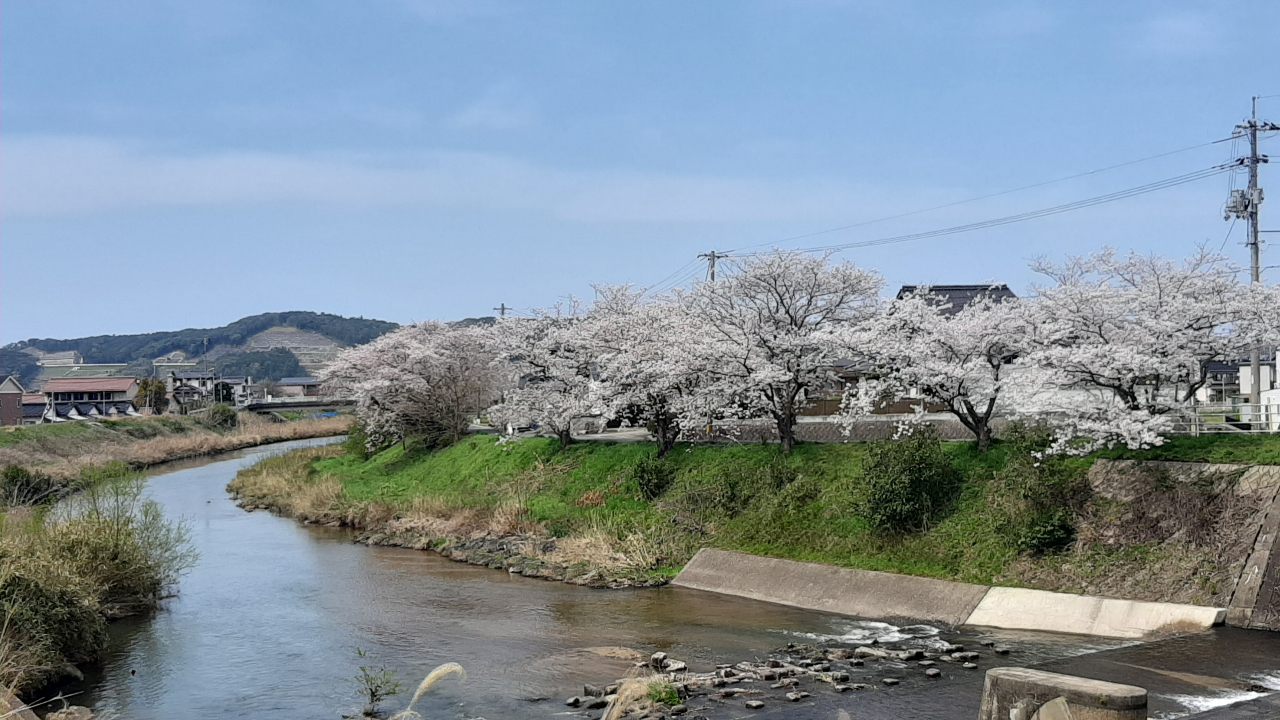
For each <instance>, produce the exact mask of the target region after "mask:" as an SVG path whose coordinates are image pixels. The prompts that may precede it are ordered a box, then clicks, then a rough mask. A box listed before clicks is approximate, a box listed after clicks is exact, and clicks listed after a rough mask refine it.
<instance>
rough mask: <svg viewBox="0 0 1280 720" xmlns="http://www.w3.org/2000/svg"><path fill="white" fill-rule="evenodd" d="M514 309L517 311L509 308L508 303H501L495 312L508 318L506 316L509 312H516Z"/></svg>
mask: <svg viewBox="0 0 1280 720" xmlns="http://www.w3.org/2000/svg"><path fill="white" fill-rule="evenodd" d="M514 309H515V308H509V307H507V304H506V303H501V304H499V305H498V307H496V308H494V311H495V312H497V313H498V314H499V315H501V316H502V317H506V316H507V311H508V310H514Z"/></svg>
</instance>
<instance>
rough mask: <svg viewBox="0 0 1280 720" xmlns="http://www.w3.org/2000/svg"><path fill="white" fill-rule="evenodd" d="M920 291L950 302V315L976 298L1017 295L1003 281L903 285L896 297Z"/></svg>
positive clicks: (940, 300) (1013, 296)
mask: <svg viewBox="0 0 1280 720" xmlns="http://www.w3.org/2000/svg"><path fill="white" fill-rule="evenodd" d="M921 291H925V292H927V293H928V294H929V296H930V297H931V298H933V297H936V298H938V300H939V302H948V303H951V307H950V308H949V309H948V311H947V313H948V314H951V315H954V314H955V313H958V312H960V310H962V309H963V308H964V307H965V306H967V305H968V304H969V303H971V302H973V301H974V300H977V299H978V298H989V299H991V300H996V301H1000V300H1010V299H1014V298H1017V297H1018V296H1017V295H1016V294H1015V293H1014V292H1013V291H1012V290H1010V289H1009V286H1008V285H1005V284H1004V283H987V284H986V285H903V286H902V287H901V288H900V289H899V290H898V297H897V299H898V300H901V299H903V298H905V297H907V296H908V295H914V294H916V293H917V292H921Z"/></svg>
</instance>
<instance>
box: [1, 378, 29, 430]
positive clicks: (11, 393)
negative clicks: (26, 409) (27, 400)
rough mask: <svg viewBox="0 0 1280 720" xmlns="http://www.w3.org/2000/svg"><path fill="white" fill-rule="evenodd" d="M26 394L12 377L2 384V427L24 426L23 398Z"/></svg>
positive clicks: (20, 384) (16, 379)
mask: <svg viewBox="0 0 1280 720" xmlns="http://www.w3.org/2000/svg"><path fill="white" fill-rule="evenodd" d="M26 392H27V391H26V390H24V389H22V383H20V382H18V378H16V377H14V376H12V375H10V376H9V377H7V378H5V379H4V382H0V425H21V424H22V396H23V395H24V394H26Z"/></svg>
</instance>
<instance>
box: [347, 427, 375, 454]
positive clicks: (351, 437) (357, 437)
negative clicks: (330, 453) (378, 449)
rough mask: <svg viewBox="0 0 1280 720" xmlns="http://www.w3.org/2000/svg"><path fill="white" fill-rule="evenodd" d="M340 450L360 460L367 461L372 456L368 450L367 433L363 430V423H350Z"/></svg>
mask: <svg viewBox="0 0 1280 720" xmlns="http://www.w3.org/2000/svg"><path fill="white" fill-rule="evenodd" d="M342 450H343V452H345V453H346V454H347V455H350V456H352V457H358V458H360V459H361V460H368V459H369V457H370V456H371V455H372V454H373V453H372V452H371V451H370V449H369V431H368V430H366V429H365V426H364V423H363V422H360V421H359V420H356V421H355V422H353V423H351V429H350V430H349V431H347V439H346V440H344V441H343V442H342Z"/></svg>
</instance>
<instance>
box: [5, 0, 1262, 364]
mask: <svg viewBox="0 0 1280 720" xmlns="http://www.w3.org/2000/svg"><path fill="white" fill-rule="evenodd" d="M1228 11H1229V12H1228ZM0 17H2V22H0V44H2V46H3V52H0V74H2V76H3V84H2V85H0V108H2V114H0V129H2V130H0V226H2V227H0V307H2V313H0V315H2V317H0V338H2V339H3V341H4V342H12V341H15V340H20V339H25V338H28V337H72V336H80V335H88V334H98V333H128V332H145V331H152V330H161V329H177V328H182V327H203V326H216V325H221V324H224V323H226V322H228V321H231V320H234V319H236V318H239V317H242V316H245V315H249V314H253V313H258V312H264V311H271V310H292V309H307V310H317V311H327V312H334V313H341V314H344V315H363V316H365V317H377V318H383V319H388V320H395V321H399V322H408V321H412V320H423V319H428V318H442V319H454V318H461V317H466V316H475V315H484V314H492V311H491V310H490V308H492V307H494V306H495V305H497V304H498V303H500V302H505V303H506V304H508V305H510V306H515V307H518V308H530V307H537V306H545V305H549V304H552V303H554V302H556V300H557V299H558V298H560V297H562V296H564V295H568V294H571V293H572V294H578V295H585V296H587V297H590V294H591V289H590V284H591V283H593V282H596V283H599V282H603V283H621V282H633V283H637V284H640V285H651V284H653V283H656V282H658V281H660V280H662V279H664V278H666V277H668V276H669V275H670V274H671V273H672V272H673V271H676V270H678V269H680V268H681V267H682V266H685V265H686V264H687V263H689V262H690V261H692V260H693V259H694V256H696V255H697V254H698V253H700V252H705V251H707V250H711V249H720V250H726V249H731V248H738V247H742V246H747V245H758V244H763V245H768V244H770V243H780V242H781V244H782V245H783V246H785V247H808V246H810V245H817V244H829V243H833V242H854V241H859V240H868V239H874V238H878V237H885V236H892V235H900V234H904V233H911V232H917V231H925V230H932V229H935V228H940V227H947V226H951V225H957V224H962V223H967V222H973V221H978V220H984V219H987V218H992V217H1000V216H1004V215H1010V214H1013V213H1019V212H1024V211H1028V210H1035V209H1038V208H1042V207H1048V206H1052V205H1057V204H1060V203H1064V202H1070V201H1074V200H1078V199H1082V198H1086V197H1091V196H1094V195H1099V194H1102V193H1106V192H1111V191H1114V190H1120V189H1124V188H1128V187H1132V186H1137V185H1141V184H1144V183H1147V182H1151V181H1155V180H1160V179H1163V178H1167V177H1172V176H1176V175H1180V174H1183V173H1186V172H1190V171H1194V170H1199V169H1202V168H1206V167H1209V166H1212V165H1215V164H1217V163H1221V162H1224V161H1225V160H1227V159H1228V157H1229V156H1230V153H1231V144H1230V143H1219V144H1216V145H1210V146H1207V147H1200V148H1197V149H1193V150H1188V151H1186V152H1182V153H1177V154H1174V155H1170V156H1168V157H1165V158H1161V159H1158V160H1153V161H1150V162H1144V163H1139V164H1136V165H1131V166H1128V167H1125V168H1122V169H1118V170H1112V171H1108V172H1103V173H1095V174H1092V175H1088V176H1086V177H1082V178H1078V179H1075V180H1071V181H1066V182H1061V183H1055V184H1051V185H1046V186H1043V187H1040V188H1036V189H1033V190H1027V191H1022V192H1017V193H1010V194H1006V195H1001V196H999V197H995V198H990V199H988V200H984V201H981V202H975V203H967V204H963V205H958V206H955V207H952V208H947V209H944V210H939V211H934V212H928V213H922V214H918V215H912V216H910V217H906V218H900V219H897V220H893V221H889V222H882V223H877V224H873V225H867V226H863V227H859V228H853V229H850V230H846V231H841V232H835V233H829V234H827V235H823V236H821V237H817V238H810V239H806V240H798V241H791V242H782V241H783V240H784V239H786V238H790V237H794V236H797V235H803V234H806V233H812V232H816V231H821V230H824V229H828V228H833V227H838V226H844V225H849V224H853V223H859V222H863V221H867V220H872V219H876V218H880V217H884V216H888V215H894V214H899V213H904V212H911V211H914V210H919V209H923V208H929V207H933V206H936V205H941V204H945V203H950V202H954V201H957V200H963V199H966V198H970V197H974V196H980V195H985V194H989V193H994V192H1000V191H1002V190H1007V189H1010V188H1016V187H1020V186H1023V185H1027V184H1032V183H1037V182H1040V181H1043V180H1049V179H1053V178H1058V177H1062V176H1066V175H1072V174H1075V173H1080V172H1085V171H1089V170H1093V169H1095V168H1100V167H1105V166H1109V165H1114V164H1116V163H1121V162H1124V161H1128V160H1133V159H1136V158H1142V157H1147V156H1150V155H1155V154H1158V153H1163V152H1166V151H1170V150H1177V149H1180V148H1187V147H1191V146H1196V145H1200V144H1202V143H1207V142H1210V141H1213V140H1217V139H1220V138H1224V137H1227V136H1228V135H1229V134H1230V131H1231V128H1232V126H1233V125H1234V124H1236V123H1237V122H1239V121H1241V120H1242V119H1243V118H1244V117H1245V116H1246V115H1247V113H1248V110H1249V97H1250V96H1251V95H1256V94H1257V95H1273V94H1280V53H1276V52H1274V51H1271V50H1267V49H1266V48H1267V47H1268V46H1271V45H1273V44H1274V40H1275V38H1276V36H1277V35H1278V34H1280V33H1278V31H1280V3H1275V2H1265V1H1260V0H1245V1H1242V2H1238V3H1234V4H1232V5H1230V6H1224V5H1222V4H1221V3H1216V2H1179V1H1178V0H1161V1H1159V2H1154V1H1153V2H1140V1H1127V2H1114V1H1112V2H1092V1H1081V0H1077V1H1076V2H1053V3H1051V2H1041V3H1037V2H997V1H992V2H966V3H955V2H915V1H912V0H901V1H897V2H889V1H888V0H883V1H881V0H848V1H841V0H793V1H792V2H773V1H765V0H755V1H753V0H741V1H738V2H711V1H700V2H696V3H690V2H674V1H673V2H628V3H623V2H603V1H601V0H582V1H581V2H526V1H519V2H515V1H513V2H496V1H492V2H491V1H488V0H475V1H473V2H463V1H461V0H458V1H457V2H443V1H437V0H361V1H358V2H357V1H353V0H347V1H345V2H336V1H335V2H327V1H325V0H315V1H311V2H296V1H294V2H271V1H269V0H251V1H247V2H236V1H234V0H226V1H222V2H189V1H187V0H175V1H172V2H161V1H158V0H157V1H154V2H122V1H120V0H113V1H111V2H93V1H91V0H14V1H12V2H8V3H5V4H4V7H3V13H2V15H0ZM1250 37H1255V38H1256V44H1254V45H1253V47H1254V48H1256V51H1255V52H1254V53H1253V54H1252V55H1249V54H1246V52H1245V50H1246V49H1247V48H1246V42H1247V41H1248V40H1249V38H1250ZM1260 108H1261V110H1262V113H1261V114H1262V115H1263V116H1264V117H1268V118H1271V119H1273V120H1280V98H1274V99H1267V100H1263V101H1261V104H1260ZM1273 143H1274V144H1277V145H1280V140H1277V141H1273ZM1272 152H1273V153H1274V152H1276V150H1275V148H1272ZM1274 172H1275V170H1274V168H1265V169H1264V173H1263V179H1264V184H1266V183H1267V182H1268V181H1269V178H1268V175H1269V174H1274ZM1277 179H1278V180H1280V176H1277ZM1227 183H1228V180H1227V178H1226V177H1225V176H1218V177H1214V178H1210V179H1207V180H1202V181H1199V182H1196V183H1191V184H1187V185H1182V186H1179V187H1176V188H1173V189H1169V190H1165V191H1162V192H1159V193H1153V194H1150V195H1145V196H1142V197H1140V198H1135V199H1132V200H1127V201H1124V202H1117V203H1111V204H1107V205H1103V206H1100V207H1097V208H1092V209H1088V210H1082V211H1077V212H1072V213H1065V214H1062V215H1057V216H1054V217H1051V218H1046V219H1041V220H1036V221H1032V222H1026V223H1020V224H1016V225H1011V226H1007V227H1003V228H998V229H994V230H989V231H982V232H976V233H971V234H965V235H957V236H951V237H945V238H937V239H930V240H921V241H916V242H912V243H905V244H898V245H889V246H883V247H877V248H869V249H862V250H856V251H848V252H845V253H843V254H842V255H840V257H841V258H845V259H849V260H852V261H854V262H856V263H858V264H859V265H864V266H867V267H873V268H877V269H879V270H880V271H882V272H883V273H884V275H885V278H886V280H887V281H888V283H889V284H890V286H891V287H896V286H897V285H898V284H903V283H912V284H916V283H950V282H982V281H987V280H997V281H1003V282H1008V283H1010V284H1011V285H1013V286H1014V287H1015V289H1018V290H1023V289H1025V288H1026V287H1027V286H1028V284H1029V283H1031V282H1033V281H1034V277H1033V276H1032V274H1031V273H1030V272H1029V271H1028V270H1027V261H1028V260H1029V259H1031V258H1034V257H1036V256H1039V255H1048V256H1050V257H1057V258H1060V257H1063V256H1064V255H1066V254H1078V253H1086V252H1090V251H1093V250H1096V249H1098V248H1100V247H1102V246H1103V245H1112V246H1114V247H1117V248H1120V249H1126V250H1127V249H1135V250H1139V251H1143V252H1148V251H1156V252H1162V253H1165V254H1169V255H1185V254H1188V253H1190V252H1191V251H1193V250H1194V248H1195V246H1196V244H1197V243H1202V242H1209V243H1211V244H1212V245H1213V246H1214V247H1217V246H1218V245H1220V244H1221V243H1223V241H1224V239H1225V238H1226V234H1227V229H1228V224H1227V223H1224V222H1223V221H1222V218H1221V208H1222V204H1223V200H1224V199H1225V196H1226V193H1227ZM1271 184H1272V185H1275V182H1272V183H1271ZM1272 194H1273V195H1274V196H1276V197H1280V187H1277V188H1276V190H1274V191H1273V193H1272ZM1266 210H1267V208H1265V207H1264V224H1266V220H1265V218H1266V215H1267V214H1268V213H1267V212H1266ZM1272 212H1274V213H1280V205H1277V206H1276V207H1275V208H1274V209H1273V210H1272ZM1276 217H1280V215H1277V216H1276ZM1243 238H1244V233H1243V228H1242V227H1239V226H1238V227H1237V228H1236V229H1235V233H1234V235H1233V236H1232V237H1231V238H1230V240H1229V241H1228V242H1227V243H1226V245H1225V251H1226V252H1227V253H1229V254H1230V255H1231V256H1232V257H1234V258H1236V259H1237V260H1239V261H1240V262H1244V261H1245V259H1246V254H1245V249H1244V248H1243V246H1242V245H1240V242H1241V241H1242V240H1243ZM1273 256H1274V253H1273ZM1274 260H1275V262H1273V263H1272V264H1280V256H1275V257H1274ZM692 268H693V266H689V267H688V268H686V272H689V271H691V270H692ZM1277 272H1280V271H1272V272H1271V274H1270V276H1269V277H1270V278H1271V279H1275V278H1276V277H1280V276H1278V275H1277V274H1276V273H1277ZM679 277H680V276H679V275H677V278H679Z"/></svg>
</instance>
